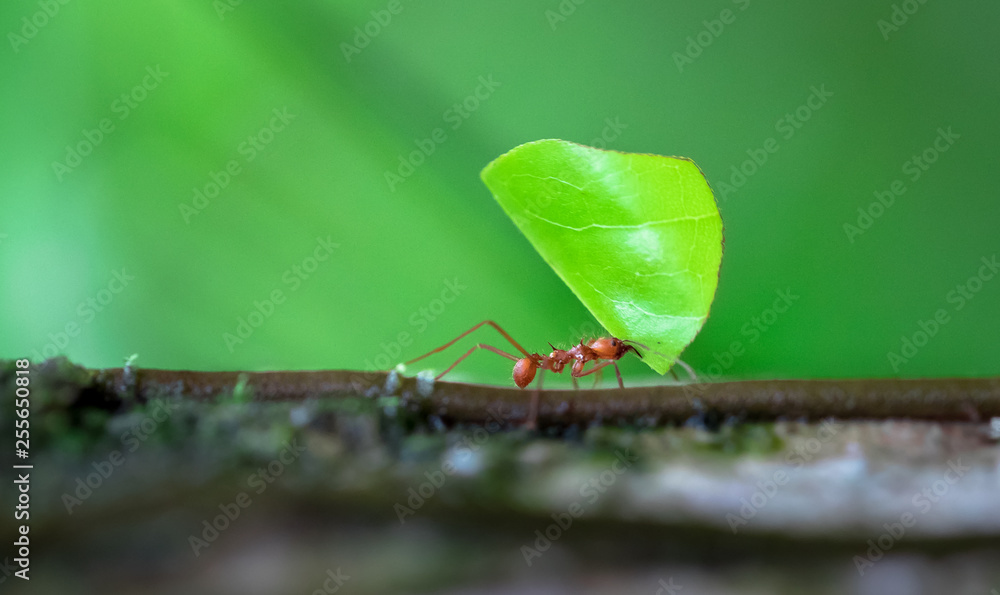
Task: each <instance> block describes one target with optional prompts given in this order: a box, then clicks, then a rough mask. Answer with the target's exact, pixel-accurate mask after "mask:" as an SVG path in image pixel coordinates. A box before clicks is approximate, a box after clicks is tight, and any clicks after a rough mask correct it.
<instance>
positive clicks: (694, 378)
mask: <svg viewBox="0 0 1000 595" xmlns="http://www.w3.org/2000/svg"><path fill="white" fill-rule="evenodd" d="M674 363H675V364H677V365H679V366H680V367H682V368H684V371H685V372H687V373H688V376H690V377H691V381H692V382H698V375H697V374H695V373H694V369H693V368H691V366H689V365H687V363H686V362H685V361H684V360H682V359H680V358H677V359H676V360H674ZM670 373H671V374H673V375H674V379H675V380H677V381H678V382H680V378H678V377H677V372H675V371H674V369H673V368H671V369H670Z"/></svg>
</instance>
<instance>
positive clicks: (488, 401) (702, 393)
mask: <svg viewBox="0 0 1000 595" xmlns="http://www.w3.org/2000/svg"><path fill="white" fill-rule="evenodd" d="M90 377H91V379H92V383H91V386H90V387H89V388H90V389H91V390H96V391H97V392H98V393H100V394H103V396H104V397H105V398H110V399H115V398H127V397H129V396H135V397H138V398H140V399H152V398H155V397H182V398H194V399H213V398H216V397H219V396H223V395H227V394H232V393H233V391H234V389H236V388H237V384H238V383H240V382H241V379H242V386H243V387H245V388H247V389H249V390H250V391H251V392H252V395H253V399H254V400H256V401H298V400H304V399H308V398H312V397H333V398H337V397H374V396H379V395H384V396H391V395H394V396H398V397H401V398H402V399H403V401H404V403H406V404H408V405H409V406H411V407H416V408H419V410H420V411H421V412H423V413H426V414H428V415H437V416H439V417H440V418H442V419H443V420H445V421H449V422H467V423H486V422H488V421H489V420H490V419H496V416H497V414H498V413H499V414H500V415H502V416H503V417H504V418H505V419H506V420H507V421H509V422H511V423H517V422H520V421H523V420H524V419H525V418H526V417H527V414H528V412H527V404H528V401H529V396H530V395H529V394H528V392H527V391H523V390H519V389H517V388H507V387H499V386H486V385H476V384H462V383H454V382H437V383H434V384H433V386H432V387H421V386H418V382H417V380H416V379H415V378H403V377H397V376H396V375H395V374H393V375H392V377H391V378H390V377H389V374H388V373H386V372H355V371H348V370H327V371H288V372H191V371H173V370H152V369H131V368H125V369H123V368H109V369H104V370H91V371H90ZM428 388H429V390H428ZM421 389H423V394H422V392H421ZM706 414H707V415H714V416H716V418H717V419H724V418H728V417H730V416H733V417H736V418H738V419H746V420H761V421H764V420H775V419H782V418H785V419H808V420H818V419H825V418H836V419H891V418H908V419H923V420H935V421H981V420H983V419H988V418H990V417H993V416H1000V378H948V379H938V378H935V379H911V380H900V379H864V380H750V381H735V382H723V383H704V384H689V385H666V386H643V387H634V388H625V389H617V388H615V389H598V390H580V391H569V390H544V391H541V401H540V409H539V424H540V425H542V426H546V425H568V424H585V425H587V424H593V423H641V424H648V425H656V424H663V423H680V422H683V421H685V420H687V419H689V418H691V417H692V416H698V415H706Z"/></svg>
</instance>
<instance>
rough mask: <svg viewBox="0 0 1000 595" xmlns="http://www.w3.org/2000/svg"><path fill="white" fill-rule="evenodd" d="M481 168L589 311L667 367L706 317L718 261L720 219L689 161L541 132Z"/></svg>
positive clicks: (646, 357) (657, 365) (652, 362)
mask: <svg viewBox="0 0 1000 595" xmlns="http://www.w3.org/2000/svg"><path fill="white" fill-rule="evenodd" d="M481 175H482V178H483V181H484V182H485V183H486V185H487V186H488V187H489V189H490V190H491V191H492V192H493V195H494V196H495V197H496V199H497V202H499V203H500V206H501V207H503V209H504V210H505V211H506V212H507V214H508V215H509V216H510V218H511V219H512V220H513V221H514V224H515V225H517V227H518V228H519V229H520V230H521V232H522V233H524V235H525V236H527V238H528V240H529V241H530V242H531V244H532V245H533V246H534V247H535V249H536V250H538V253H539V254H541V255H542V258H544V259H545V261H546V262H547V263H549V265H550V266H551V267H552V268H553V269H554V270H555V272H556V273H557V274H558V275H559V276H560V277H561V278H562V280H563V281H565V282H566V285H568V286H569V288H570V289H571V290H573V293H575V294H576V296H577V297H578V298H580V301H581V302H583V304H584V305H585V306H587V308H589V309H590V311H591V313H592V314H593V315H594V317H595V318H597V320H598V321H599V322H600V323H601V324H602V325H604V327H605V328H606V329H607V330H608V331H609V332H610V333H611V334H612V335H614V336H615V337H618V338H619V339H630V340H633V341H636V342H638V343H642V344H644V345H646V346H648V347H649V349H651V350H652V351H645V350H641V351H643V361H645V362H646V363H647V364H649V366H650V367H651V368H653V369H654V370H656V371H657V372H659V373H660V374H665V373H666V372H667V370H669V369H670V367H671V366H672V365H673V364H674V361H675V360H676V359H677V357H678V356H679V355H680V353H681V352H682V351H683V350H684V348H685V347H687V345H688V344H689V343H690V342H691V341H692V340H693V339H694V337H695V335H697V334H698V331H699V330H701V327H702V325H703V324H704V323H705V319H706V318H708V311H709V308H711V305H712V299H713V298H714V297H715V288H716V285H718V281H719V266H720V265H721V263H722V218H721V217H720V216H719V210H718V208H717V207H716V205H715V199H714V198H713V197H712V190H711V188H709V186H708V182H707V181H706V180H705V176H704V175H703V174H702V173H701V170H699V169H698V166H697V165H695V164H694V162H693V161H691V160H690V159H685V158H682V157H661V156H659V155H641V154H635V153H620V152H616V151H603V150H600V149H594V148H591V147H585V146H582V145H578V144H575V143H570V142H567V141H562V140H540V141H536V142H532V143H527V144H524V145H521V146H519V147H517V148H515V149H513V150H511V151H510V152H508V153H507V154H505V155H502V156H501V157H499V158H497V159H496V160H494V161H493V162H492V163H490V164H489V165H488V166H486V168H485V169H484V170H483V171H482V174H481ZM581 338H582V337H581Z"/></svg>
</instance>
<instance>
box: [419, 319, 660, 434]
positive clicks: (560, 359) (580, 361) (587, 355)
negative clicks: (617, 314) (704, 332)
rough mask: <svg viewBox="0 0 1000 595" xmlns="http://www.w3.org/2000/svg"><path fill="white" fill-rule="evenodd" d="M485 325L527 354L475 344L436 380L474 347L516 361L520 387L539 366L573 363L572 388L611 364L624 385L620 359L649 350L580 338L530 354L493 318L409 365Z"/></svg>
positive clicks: (531, 422) (534, 404) (531, 420)
mask: <svg viewBox="0 0 1000 595" xmlns="http://www.w3.org/2000/svg"><path fill="white" fill-rule="evenodd" d="M484 324H488V325H490V326H492V327H493V328H495V329H496V330H497V332H498V333H500V334H501V335H503V337H504V338H505V339H507V340H508V341H509V342H510V344H511V345H513V346H514V347H516V348H517V350H518V351H520V352H521V354H522V355H523V356H524V357H520V358H519V357H517V356H514V355H511V354H509V353H507V352H506V351H503V350H501V349H497V348H496V347H493V346H492V345H486V344H485V343H479V344H477V345H475V346H473V347H472V348H471V349H469V350H468V351H466V352H465V354H464V355H463V356H462V357H460V358H458V359H457V360H456V361H455V363H453V364H452V365H450V366H448V368H447V369H446V370H445V371H444V372H441V373H440V374H438V375H437V376H435V377H434V380H440V379H441V378H442V377H443V376H444V375H445V374H447V373H448V372H451V371H452V370H453V369H454V368H455V366H457V365H458V364H459V363H461V362H462V360H464V359H465V358H467V357H469V356H470V355H472V352H474V351H475V350H477V349H486V350H489V351H492V352H493V353H496V354H497V355H501V356H503V357H505V358H507V359H509V360H511V361H512V362H514V373H513V377H514V384H516V385H517V386H518V388H524V387H526V386H528V385H529V384H531V381H532V380H534V379H535V374H536V372H537V371H538V370H539V369H541V370H542V371H543V372H544V371H545V370H551V371H552V372H555V373H556V374H561V373H562V371H563V370H564V369H565V368H566V366H567V365H570V364H572V366H571V368H570V375H571V376H572V378H573V388H578V386H577V383H576V379H577V378H582V377H584V376H589V375H591V374H593V373H595V372H599V371H601V370H603V369H604V368H606V367H607V366H609V365H611V366H614V367H615V375H616V376H617V377H618V387H619V388H625V383H624V382H622V374H621V371H619V370H618V363H617V362H618V360H619V359H621V358H622V357H623V356H624V355H625V354H626V353H628V352H630V351H631V352H633V353H635V354H636V355H637V356H639V358H640V359H641V358H642V354H641V353H639V350H638V349H636V347H642V348H643V349H649V348H648V347H646V346H645V345H642V344H639V343H636V342H635V341H623V340H621V339H618V338H615V337H601V338H597V339H591V340H589V341H587V342H586V343H584V342H583V339H581V340H580V343H579V344H578V345H575V346H573V347H572V348H571V349H568V350H567V349H557V348H556V347H555V346H554V345H552V343H549V347H551V348H552V353H550V354H549V355H542V354H538V353H528V351H527V350H526V349H525V348H524V347H521V345H520V344H519V343H518V342H517V341H515V340H514V339H513V338H512V337H511V336H510V335H508V334H507V332H506V331H504V330H503V329H502V328H500V325H498V324H497V323H495V322H493V321H492V320H484V321H483V322H480V323H479V324H477V325H476V326H474V327H472V328H471V329H469V330H467V331H465V332H464V333H462V334H461V335H459V336H457V337H455V338H454V339H452V340H451V341H449V342H447V343H445V344H444V345H442V346H441V347H438V348H437V349H434V350H432V351H429V352H427V353H425V354H423V355H421V356H420V357H417V358H414V359H411V360H410V361H408V362H406V365H409V364H412V363H414V362H418V361H420V360H422V359H424V358H425V357H427V356H429V355H432V354H435V353H438V352H440V351H444V350H445V349H447V348H448V347H451V346H452V345H454V344H455V343H456V342H457V341H458V340H459V339H461V338H463V337H465V336H466V335H468V334H470V333H472V332H473V331H475V330H476V329H478V328H479V327H481V326H483V325H484ZM590 361H594V362H597V361H600V362H601V363H598V364H596V365H595V366H594V367H593V368H591V369H590V370H587V371H586V372H584V367H585V366H586V365H587V362H590ZM541 384H542V377H541V376H539V379H538V386H537V387H536V388H535V391H534V393H533V394H532V399H531V412H530V414H529V417H528V421H527V426H528V427H529V428H534V426H535V419H536V417H537V413H538V396H539V394H538V393H539V391H540V390H541ZM594 384H595V385H596V384H597V383H596V382H595V383H594Z"/></svg>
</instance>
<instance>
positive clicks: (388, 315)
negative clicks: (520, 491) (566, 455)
mask: <svg viewBox="0 0 1000 595" xmlns="http://www.w3.org/2000/svg"><path fill="white" fill-rule="evenodd" d="M234 5H235V6H234ZM47 13H51V14H47ZM998 18H1000V6H998V5H997V4H996V3H988V2H978V3H962V4H961V5H954V4H948V3H943V2H927V3H917V2H916V1H915V0H911V1H909V2H902V3H900V2H896V3H893V2H891V1H889V0H884V1H880V2H874V3H871V2H852V3H848V4H843V3H838V4H798V3H789V2H782V3H764V2H757V1H756V0H738V1H729V0H725V1H722V0H716V1H711V2H700V3H682V2H655V3H654V2H607V1H603V0H587V1H585V2H579V1H578V2H572V1H571V0H563V1H562V2H561V3H560V2H557V1H556V0H552V1H550V2H527V1H521V0H513V1H509V2H503V3H495V4H483V3H468V2H434V3H430V2H417V1H414V0H392V1H390V2H385V1H384V0H377V1H336V2H334V1H317V0H310V1H304V2H296V3H278V2H267V3H251V2H243V3H241V4H238V5H237V4H236V3H235V2H232V3H230V1H228V0H218V1H216V2H210V1H209V0H198V1H185V0H173V1H169V2H164V1H150V2H140V3H136V2H126V1H124V0H101V1H91V2H82V1H77V2H68V3H66V4H62V3H59V2H56V1H53V0H49V1H48V2H46V1H42V2H36V1H35V0H30V1H29V0H11V1H8V2H4V3H3V4H2V6H0V23H2V24H3V31H4V32H5V33H7V35H6V39H7V42H8V44H7V46H5V47H4V48H3V49H2V51H0V73H2V74H0V75H2V80H3V87H4V93H3V96H2V97H3V98H2V106H0V107H2V109H0V138H2V139H3V143H2V152H3V159H2V162H0V167H2V168H3V169H2V174H0V201H2V203H3V209H2V214H0V270H2V276H3V280H4V283H3V286H2V289H0V357H25V356H28V357H31V358H33V359H39V358H41V357H47V356H50V355H53V354H55V353H61V354H65V355H67V356H69V357H70V358H71V359H73V360H74V361H76V362H79V363H81V364H83V365H86V366H91V367H110V366H118V365H121V363H122V361H123V359H124V358H125V357H127V356H129V355H131V354H138V356H139V359H138V360H137V362H136V363H137V364H138V365H140V366H144V367H160V368H190V369H198V370H216V369H246V370H262V369H313V368H354V369H374V368H377V367H385V366H384V364H385V363H386V362H389V363H390V365H391V364H395V363H396V362H398V361H401V360H404V359H408V358H411V357H415V356H417V355H419V354H421V353H423V352H424V351H427V350H429V349H431V348H433V347H436V346H437V345H439V344H441V343H443V342H444V341H446V340H448V339H450V338H451V337H453V336H455V335H457V334H458V333H460V332H462V331H463V330H465V329H467V328H468V327H470V326H471V325H473V324H474V323H476V322H479V321H480V320H482V319H484V318H492V319H494V320H496V321H498V322H500V323H501V324H502V325H504V326H506V327H507V328H508V330H509V331H510V332H511V333H512V334H513V335H514V336H515V337H517V338H518V339H519V340H520V341H521V342H523V343H524V344H525V345H526V346H527V347H528V348H529V349H539V350H540V349H543V348H544V347H545V346H546V343H547V342H549V341H551V342H553V343H556V344H566V343H571V342H575V341H576V340H578V339H579V338H580V335H581V334H585V333H588V332H594V331H595V330H598V329H597V327H596V326H595V324H594V321H593V318H592V317H591V316H590V314H589V313H588V312H587V310H586V309H585V308H584V307H583V306H582V305H581V304H580V303H579V302H578V300H577V299H576V298H575V297H574V296H573V294H572V293H571V292H570V291H569V290H568V289H567V288H566V287H565V286H564V285H563V284H562V282H561V281H560V280H559V279H558V277H557V276H556V275H555V274H554V273H553V272H552V271H551V270H550V269H549V268H548V266H547V265H546V264H545V263H544V262H543V261H542V259H541V258H540V257H539V256H538V255H537V254H536V253H534V251H533V249H532V248H531V247H530V245H529V244H528V242H527V241H526V240H525V239H524V238H523V237H522V236H521V235H520V233H519V232H518V231H517V229H516V228H515V227H514V226H513V224H512V223H511V222H510V221H509V220H508V219H507V218H506V216H505V215H504V213H503V212H502V211H501V209H500V207H499V206H498V205H497V204H496V202H495V201H494V200H493V199H492V197H491V195H490V193H489V191H488V190H487V189H486V187H485V186H484V185H483V184H482V183H481V182H480V180H479V171H480V170H481V169H482V167H484V166H485V165H486V164H487V163H488V162H489V161H490V160H492V159H494V158H495V157H497V156H499V155H500V154H502V153H503V152H505V151H507V150H509V149H510V148H512V147H514V146H516V145H518V144H521V143H523V142H527V141H532V140H537V139H541V138H562V139H567V140H572V141H576V142H580V143H583V144H588V145H598V146H600V145H605V146H607V147H608V148H611V149H617V150H622V151H629V152H648V153H658V154H665V155H683V156H687V157H691V158H693V159H694V160H695V161H696V162H697V163H698V164H699V166H700V167H701V168H702V169H703V171H704V172H705V173H706V175H707V177H708V179H709V181H710V182H711V183H712V185H713V187H714V188H715V191H716V196H717V199H718V202H719V206H720V209H721V212H722V215H723V220H724V222H725V230H726V250H725V256H724V258H723V266H722V272H721V280H720V284H719V290H718V294H717V297H716V301H715V305H714V307H713V311H712V314H711V316H710V318H709V320H708V322H707V324H706V326H705V328H704V330H703V331H702V333H701V334H700V335H699V337H698V338H697V339H696V340H695V342H694V343H693V344H692V346H691V347H690V348H689V349H688V350H687V352H686V353H685V354H684V356H683V357H684V359H685V360H686V361H688V362H689V363H690V364H692V365H693V366H694V367H695V368H696V369H697V370H699V372H701V373H702V374H703V375H704V376H705V377H707V378H709V379H714V378H723V377H860V376H905V377H919V376H938V375H963V376H964V375H993V374H997V373H998V372H1000V360H998V358H997V357H996V356H997V348H996V346H995V341H996V337H997V336H1000V316H998V314H1000V281H995V280H993V279H986V280H980V281H971V282H970V281H969V280H970V278H973V277H976V276H977V275H978V274H979V273H980V272H981V271H982V272H983V277H984V278H985V277H986V276H991V275H993V274H994V273H992V272H990V271H989V269H983V268H982V267H983V266H984V265H983V261H982V259H983V258H986V259H987V261H989V259H990V258H991V257H993V255H995V254H997V252H998V251H1000V246H998V235H997V229H998V223H1000V201H998V200H997V199H998V196H997V191H996V187H997V185H996V182H995V174H996V171H997V166H998V165H1000V163H998V157H1000V149H998V146H997V142H996V137H997V131H998V130H1000V111H998V110H997V109H996V107H997V101H998V99H1000V78H998V77H997V74H998V72H997V70H998V66H997V65H998V63H997V60H996V56H997V55H1000V35H997V33H998V31H997V23H998V22H1000V21H998ZM893 19H895V21H893ZM880 21H883V22H884V24H882V25H880V24H879V22H880ZM894 23H895V24H894ZM817 92H818V94H817ZM123 94H124V96H123ZM282 114H284V115H283V116H282ZM279 116H280V117H279ZM102 125H103V126H104V128H105V130H101V128H102ZM941 131H944V132H945V133H946V134H950V133H949V132H948V131H951V133H953V134H952V135H951V136H950V137H941V138H939V137H940V135H941ZM955 135H957V138H956V137H955ZM95 139H96V140H95ZM428 139H429V140H428ZM769 139H773V140H772V141H770V142H769ZM935 141H937V145H938V149H941V148H943V149H945V150H943V151H939V150H937V149H934V147H935ZM765 145H766V146H768V147H770V148H771V149H772V152H770V153H767V154H766V155H767V160H766V162H763V163H762V164H760V165H757V164H754V163H753V162H752V161H751V162H748V160H749V159H751V158H752V155H754V154H756V155H757V156H758V160H761V159H760V156H761V152H762V147H765ZM420 146H424V147H425V152H430V151H429V149H433V152H431V153H430V155H425V156H418V158H413V157H411V154H412V153H413V152H414V151H417V150H419V147H420ZM428 147H429V149H428ZM775 148H776V150H775ZM72 150H76V152H77V153H78V154H79V157H78V158H77V157H74V156H73V155H71V154H68V153H71V152H72ZM748 151H749V152H748ZM925 152H926V153H925ZM83 153H86V154H85V155H84V154H83ZM915 156H916V157H918V158H921V159H926V160H927V161H930V160H931V159H933V161H934V162H933V163H927V164H925V165H926V169H919V166H918V169H914V166H915V164H914V163H913V162H912V161H911V160H912V159H913V158H914V157H915ZM921 156H923V157H921ZM402 162H408V164H404V163H402ZM734 167H735V168H737V169H739V168H741V167H742V168H744V170H745V171H746V172H751V173H750V175H746V176H745V177H743V178H740V177H739V176H738V175H737V176H736V177H735V178H734V169H733V168H734ZM387 173H390V174H394V175H398V176H399V179H395V180H393V179H391V176H387ZM917 174H919V177H917ZM895 181H899V183H897V185H896V188H897V189H899V188H904V189H905V192H903V193H901V194H899V196H897V197H896V198H895V200H894V202H892V204H891V206H889V207H887V208H883V209H881V210H879V209H878V208H877V207H876V208H875V209H874V210H871V207H870V205H871V203H873V202H874V201H875V200H876V197H875V194H874V193H875V192H880V191H882V192H884V191H887V190H889V189H890V188H891V187H892V184H893V182H895ZM213 184H218V185H217V186H213ZM725 184H729V185H730V187H727V186H725ZM199 189H200V191H201V192H203V193H206V195H207V197H206V198H205V199H202V198H197V199H196V194H197V193H198V191H199ZM859 208H861V209H866V210H869V214H870V215H876V214H877V216H874V217H872V219H871V220H864V221H861V222H860V223H859V218H860V217H862V215H860V214H859V210H858V209H859ZM845 224H851V225H855V226H859V227H858V229H859V230H861V232H860V233H850V232H849V230H845ZM861 225H864V226H865V227H867V229H863V230H862V229H861V227H860V226H861ZM324 242H325V243H324ZM333 244H335V246H332V245H333ZM317 250H319V252H317ZM314 256H321V257H323V258H325V260H321V261H319V260H317V261H311V260H309V259H310V257H314ZM600 258H601V256H600V251H596V252H595V254H594V259H595V262H599V261H600ZM123 279H124V281H123ZM126 282H127V283H126ZM960 286H964V287H965V288H966V289H965V291H966V293H967V294H968V296H969V297H962V298H958V297H956V296H958V295H959V294H957V293H952V292H957V291H959V289H958V288H959V287H960ZM449 288H450V289H449ZM275 291H280V292H281V294H280V296H281V297H282V298H284V299H283V301H282V302H281V303H280V304H274V305H273V308H272V307H269V306H268V305H267V304H266V303H263V302H264V301H265V300H268V299H270V298H271V296H272V294H273V293H274V292H275ZM778 292H785V294H786V295H788V294H790V295H793V296H797V297H795V298H793V299H792V300H791V304H790V305H789V306H788V307H787V309H786V311H784V312H780V313H779V312H777V311H771V310H770V309H772V308H773V307H774V305H775V300H776V299H779V293H778ZM455 294H457V295H455ZM444 298H448V299H447V300H446V299H444ZM452 298H454V299H452ZM255 302H257V303H259V306H258V304H255ZM779 306H780V309H785V308H784V303H782V304H779ZM959 306H961V307H959ZM255 310H259V311H261V312H263V314H260V315H259V318H257V317H253V320H252V322H260V323H261V324H260V325H259V326H256V327H245V328H243V329H242V330H243V331H244V332H243V334H244V335H247V336H244V337H239V335H238V332H239V331H240V330H241V327H240V325H241V319H243V320H247V321H248V322H247V324H249V322H251V320H249V319H250V318H251V316H253V315H252V313H253V312H254V311H255ZM938 310H943V311H944V312H945V315H946V316H945V318H946V319H947V321H946V322H944V323H943V324H939V325H938V328H937V330H936V332H935V333H934V336H932V337H930V338H929V340H928V341H926V344H925V345H923V346H921V347H919V348H918V349H916V350H915V351H916V352H915V353H913V352H912V351H911V352H910V356H907V357H906V360H907V361H905V362H902V363H900V362H898V361H897V362H895V365H894V364H893V362H892V361H891V360H890V358H889V354H890V353H891V352H895V353H898V354H901V353H902V352H901V349H902V346H903V339H902V338H903V337H912V336H913V335H914V333H916V332H918V331H920V330H921V326H920V325H921V321H927V320H931V319H933V318H934V316H935V314H936V313H937V312H938ZM68 325H69V330H70V331H75V333H73V334H71V333H70V332H67V326H68ZM925 326H930V327H933V325H926V324H925ZM248 330H252V332H250V333H247V332H246V331H248ZM63 333H65V334H63ZM227 333H229V334H230V335H232V337H230V338H229V340H228V341H227V337H226V334H227ZM400 333H407V336H406V338H405V339H404V340H403V341H402V342H401V341H400ZM484 333H485V331H484ZM234 338H239V339H240V340H239V341H236V340H234ZM483 338H487V339H489V340H490V341H493V338H492V337H489V334H488V333H485V335H484V337H483ZM474 340H475V339H470V343H471V342H473V341H474ZM917 340H918V342H922V341H921V339H920V337H917ZM734 342H738V343H739V345H738V347H735V348H734V345H733V343H734ZM457 355H458V353H456V354H455V356H456V357H457ZM448 363H450V358H449V357H445V356H442V357H441V358H440V359H436V360H432V361H431V362H430V364H431V365H434V366H436V367H437V368H438V369H440V368H442V367H443V366H445V365H447V364H448ZM625 372H626V374H627V375H628V377H629V378H630V382H646V381H651V380H652V376H654V375H653V373H652V372H651V371H650V370H649V369H648V368H645V367H644V366H643V365H642V364H641V363H639V362H631V363H628V364H626V365H625ZM457 378H460V379H465V380H473V381H481V382H496V383H507V382H510V381H509V366H508V365H507V363H506V362H504V361H502V360H500V359H499V358H495V357H493V356H491V355H488V354H482V355H477V356H476V357H475V358H472V359H470V360H468V363H467V365H463V367H462V368H461V369H460V371H459V374H458V375H457Z"/></svg>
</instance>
